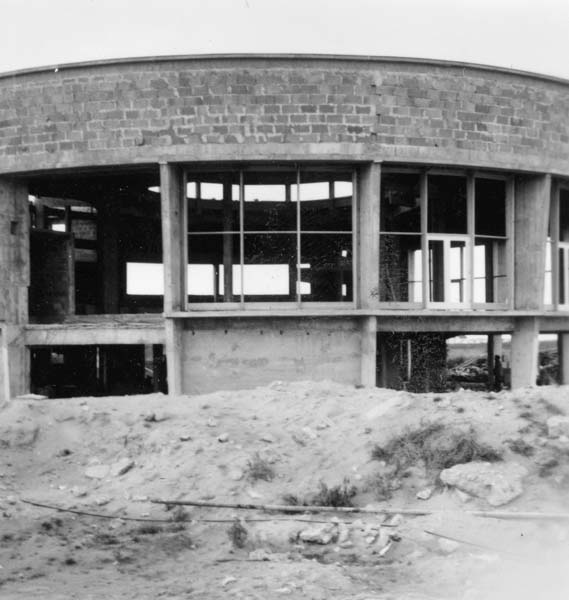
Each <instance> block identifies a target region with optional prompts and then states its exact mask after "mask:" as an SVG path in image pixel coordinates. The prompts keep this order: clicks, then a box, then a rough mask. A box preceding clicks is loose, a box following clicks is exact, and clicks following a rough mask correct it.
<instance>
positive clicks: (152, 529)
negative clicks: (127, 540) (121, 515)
mask: <svg viewBox="0 0 569 600" xmlns="http://www.w3.org/2000/svg"><path fill="white" fill-rule="evenodd" d="M161 531H162V528H161V527H158V525H140V527H137V528H136V529H135V530H134V533H135V534H139V535H156V534H157V533H160V532H161Z"/></svg>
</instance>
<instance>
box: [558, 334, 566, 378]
mask: <svg viewBox="0 0 569 600" xmlns="http://www.w3.org/2000/svg"><path fill="white" fill-rule="evenodd" d="M557 349H558V355H559V383H560V384H561V385H569V333H560V334H559V335H558V337H557Z"/></svg>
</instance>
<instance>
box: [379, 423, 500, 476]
mask: <svg viewBox="0 0 569 600" xmlns="http://www.w3.org/2000/svg"><path fill="white" fill-rule="evenodd" d="M371 457H372V459H374V460H380V461H384V462H385V463H387V464H389V465H392V466H394V474H395V475H400V474H401V473H403V472H404V471H405V470H406V469H407V468H408V467H410V466H413V465H416V464H418V463H421V462H423V464H424V465H425V467H426V469H427V470H429V471H441V470H443V469H448V468H450V467H453V466H454V465H460V464H464V463H469V462H473V461H486V462H496V461H499V460H502V456H501V454H500V452H498V451H497V450H495V449H494V448H492V447H491V446H488V445H487V444H482V443H480V442H479V441H478V440H477V436H476V434H475V432H474V430H473V429H470V430H468V431H466V432H464V431H461V430H457V429H454V430H453V429H449V428H448V427H447V426H445V425H444V424H442V423H428V424H424V425H422V426H420V427H418V428H417V429H411V430H408V431H406V432H404V433H402V434H401V435H399V436H397V437H395V438H393V439H392V440H390V441H389V442H388V443H387V444H385V445H384V446H379V445H375V446H374V448H373V449H372V452H371Z"/></svg>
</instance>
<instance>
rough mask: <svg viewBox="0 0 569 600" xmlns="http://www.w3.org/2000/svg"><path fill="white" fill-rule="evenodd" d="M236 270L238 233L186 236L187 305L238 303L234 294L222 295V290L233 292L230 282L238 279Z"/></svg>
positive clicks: (232, 284) (237, 267) (232, 282)
mask: <svg viewBox="0 0 569 600" xmlns="http://www.w3.org/2000/svg"><path fill="white" fill-rule="evenodd" d="M224 265H225V266H226V267H227V270H224V268H223V267H224ZM229 267H231V268H229ZM240 269H241V265H240V250H239V235H238V234H234V233H231V234H211V235H190V236H188V295H189V296H190V301H191V302H237V301H239V296H235V292H234V293H233V294H231V293H229V292H228V293H227V294H226V293H225V290H226V289H227V290H234V289H235V284H234V280H235V278H239V273H240ZM225 273H227V275H226V274H225Z"/></svg>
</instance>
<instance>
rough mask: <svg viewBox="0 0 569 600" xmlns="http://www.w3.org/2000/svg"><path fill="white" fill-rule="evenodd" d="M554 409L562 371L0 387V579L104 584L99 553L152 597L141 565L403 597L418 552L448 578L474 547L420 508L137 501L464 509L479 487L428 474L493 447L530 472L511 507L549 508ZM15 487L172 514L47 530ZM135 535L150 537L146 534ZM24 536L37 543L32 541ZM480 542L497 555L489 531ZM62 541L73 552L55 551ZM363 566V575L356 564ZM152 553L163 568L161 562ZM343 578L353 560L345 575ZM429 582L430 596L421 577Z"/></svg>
mask: <svg viewBox="0 0 569 600" xmlns="http://www.w3.org/2000/svg"><path fill="white" fill-rule="evenodd" d="M568 412H569V393H568V390H567V388H539V389H533V390H523V391H521V392H518V393H508V392H501V393H499V394H493V393H492V394H487V393H475V392H469V391H459V392H455V393H450V394H410V393H406V392H394V391H391V390H382V389H373V390H367V389H354V388H353V387H348V386H341V385H338V384H334V383H330V382H321V383H287V384H285V383H280V382H275V383H274V384H272V385H270V386H267V387H263V388H257V389H253V390H246V391H239V392H231V393H230V392H220V393H216V394H209V395H204V396H194V397H187V396H182V397H179V398H172V399H170V398H166V397H164V396H162V395H159V394H158V395H149V396H136V397H116V398H79V399H66V400H49V401H29V400H22V401H14V402H13V403H12V404H11V405H9V406H8V407H6V408H5V409H4V410H3V411H2V412H1V413H0V423H1V425H0V436H1V437H0V440H1V441H0V443H1V444H2V460H3V464H2V466H1V467H0V515H2V525H3V530H4V531H5V532H6V533H5V534H4V535H9V536H12V537H11V538H10V539H8V540H6V545H5V549H4V550H0V565H2V566H3V567H4V568H3V569H2V570H1V571H0V585H1V588H0V589H2V592H4V591H9V592H10V593H11V592H12V591H14V594H15V593H16V592H17V590H19V589H21V584H22V582H27V584H28V587H27V588H26V589H27V592H26V593H27V594H28V595H27V596H26V597H30V598H33V597H40V596H41V593H43V594H44V596H43V597H45V593H46V592H45V589H44V591H43V592H41V593H40V592H38V591H37V590H36V591H34V589H35V588H34V587H33V585H35V583H34V584H33V585H32V584H31V583H30V582H36V580H37V582H38V583H37V586H36V587H37V588H38V589H41V587H42V584H41V582H42V581H47V582H49V586H48V587H50V588H51V587H53V586H55V588H56V589H58V590H59V593H60V594H63V595H65V589H66V588H65V585H64V584H63V583H62V581H63V579H65V577H67V579H66V580H69V581H72V580H75V581H79V582H81V583H82V584H85V583H86V582H87V583H88V584H89V585H93V586H95V587H94V589H99V590H100V591H101V593H102V590H103V587H104V586H103V583H102V581H103V580H104V579H105V578H104V577H103V579H102V580H101V581H99V580H98V579H97V578H91V577H90V575H87V574H86V573H87V572H89V573H91V572H92V570H93V569H95V570H97V569H99V570H100V569H102V570H103V572H104V573H105V577H108V578H110V579H109V581H110V582H111V583H109V584H108V585H110V586H112V589H116V590H119V592H117V597H125V598H126V597H141V598H144V597H149V598H150V597H156V594H157V593H158V591H157V588H156V586H155V585H154V584H148V581H147V579H146V577H147V576H150V575H149V574H153V575H152V576H155V577H158V580H163V579H164V578H166V580H167V581H168V586H169V587H168V590H169V593H170V594H171V595H175V594H178V595H183V594H184V593H185V592H184V591H183V590H184V589H186V591H187V590H188V589H189V588H191V589H192V590H193V591H192V594H199V593H202V594H206V595H202V596H197V595H196V596H195V597H212V598H213V597H218V596H216V595H215V594H218V595H219V597H224V596H225V595H226V594H227V593H229V592H230V591H231V593H234V594H235V595H236V597H239V594H241V596H242V597H254V593H257V592H254V590H255V589H256V588H255V585H259V586H260V587H259V589H260V590H261V592H258V595H260V597H263V598H270V597H273V596H274V597H281V596H282V595H283V594H285V595H292V596H295V597H299V598H300V597H306V594H308V593H309V592H310V594H312V597H314V598H317V597H322V598H333V597H345V595H346V594H348V593H351V594H352V595H351V596H350V597H354V598H355V597H357V594H358V593H361V594H362V596H361V597H371V596H370V595H369V594H370V592H371V591H373V590H376V588H377V586H378V585H379V586H380V587H383V586H385V585H386V583H385V582H386V581H390V580H393V581H392V586H391V587H392V588H393V589H397V590H398V591H399V592H401V593H400V594H399V595H398V596H397V597H401V598H404V597H405V595H404V594H406V593H409V594H411V593H415V592H417V591H418V590H419V589H423V590H424V589H430V588H429V586H430V585H431V583H430V581H429V577H428V576H427V575H426V573H427V572H428V570H429V569H433V568H435V569H436V570H437V572H438V571H439V570H441V569H442V571H441V572H442V575H441V577H442V581H446V582H447V583H448V585H449V589H451V588H452V585H454V584H456V579H457V575H456V573H457V571H456V570H457V569H459V570H460V566H461V565H463V566H465V565H466V563H468V567H469V568H471V567H472V566H473V565H472V564H470V562H471V558H469V555H468V554H467V553H465V552H462V551H460V550H459V551H458V552H455V549H454V548H452V544H450V542H451V541H452V540H447V547H444V546H445V542H441V543H440V544H439V538H435V537H434V536H433V535H432V534H426V533H425V532H424V529H425V528H426V525H425V526H424V527H423V526H421V525H420V521H416V523H417V524H418V525H417V526H418V528H419V531H418V533H417V535H413V534H411V533H410V531H411V530H412V529H413V528H414V527H415V528H417V527H416V526H415V525H414V520H413V519H411V517H410V516H404V517H403V518H402V519H401V518H397V519H395V520H394V521H391V520H385V518H384V517H382V516H381V515H373V514H364V515H361V516H359V515H345V514H339V515H338V518H337V519H336V520H335V521H334V520H332V519H331V515H327V514H324V515H321V516H314V515H313V516H307V515H296V516H293V515H289V516H287V515H282V514H280V515H276V514H269V515H267V514H264V513H244V512H240V511H231V510H215V511H214V510H210V511H208V510H206V509H200V508H191V507H188V508H187V509H186V510H185V511H183V512H180V511H178V512H174V511H172V510H169V511H165V510H164V508H163V507H161V506H159V505H154V504H150V503H149V502H148V501H147V500H148V499H149V498H153V497H158V498H163V499H182V498H191V499H197V500H203V501H214V502H228V503H266V504H267V503H268V504H275V503H276V504H282V503H285V502H290V503H291V504H293V503H296V504H303V503H309V504H313V503H317V504H327V505H331V506H346V505H353V506H354V507H364V506H368V507H371V508H374V507H375V508H382V507H385V506H389V507H391V508H396V509H401V510H402V509H406V510H409V509H411V510H428V511H432V510H434V511H438V510H441V509H444V510H445V511H451V512H452V513H453V514H454V513H457V512H458V513H460V514H464V511H465V510H469V511H470V510H476V509H483V510H485V509H489V508H490V507H489V505H488V504H487V502H486V500H485V499H484V498H478V497H476V496H474V495H472V494H465V493H464V492H461V491H460V490H457V489H456V488H454V487H445V486H443V485H442V484H441V483H440V481H439V479H438V476H439V474H440V472H441V470H442V469H444V468H448V467H449V466H453V465H454V464H464V463H469V462H472V461H475V462H477V461H478V462H479V461H488V460H496V459H501V461H502V463H503V464H505V465H509V464H513V465H520V467H521V468H523V469H524V472H527V476H526V477H525V479H524V481H523V490H522V493H521V495H520V496H519V497H518V498H516V499H515V500H513V501H512V502H511V503H510V504H509V505H508V507H507V508H508V509H511V510H518V511H519V510H528V511H529V510H532V511H535V510H539V511H545V510H548V511H562V510H564V507H565V504H566V502H565V498H566V494H567V491H568V490H569V461H568V458H569V440H568V439H567V438H565V436H563V435H556V437H549V435H548V428H547V421H548V419H549V418H550V417H551V416H553V415H560V414H561V415H563V414H567V413H568ZM21 497H23V498H30V499H33V500H37V501H40V502H43V503H47V504H54V505H58V506H65V507H68V508H74V509H76V510H84V511H88V512H104V513H105V514H107V515H112V516H122V517H127V516H128V517H131V518H142V519H149V518H150V519H159V520H166V521H167V520H171V521H173V523H171V524H170V525H168V523H166V524H158V525H155V526H154V527H159V528H160V529H159V530H158V531H157V532H156V533H155V534H153V533H151V532H150V530H149V529H146V530H144V531H146V533H145V532H144V531H142V530H138V533H136V532H135V530H134V529H133V528H132V527H131V526H130V525H129V522H128V521H104V522H102V521H100V520H91V521H89V520H88V519H87V520H85V519H84V518H80V517H77V516H72V515H68V514H62V515H61V520H62V523H63V529H62V528H61V527H58V526H53V525H52V527H51V529H49V528H48V529H46V528H43V527H42V526H41V523H42V522H44V521H45V522H49V519H50V518H52V517H53V513H49V512H48V511H45V510H42V509H40V508H38V507H32V506H29V505H25V504H22V503H20V502H19V501H18V499H19V498H21ZM386 502H388V504H386ZM403 512H404V511H403ZM235 517H237V518H238V519H239V521H238V522H239V523H240V524H241V526H242V527H243V528H244V530H245V531H246V535H245V541H244V543H243V548H238V547H235V545H234V544H233V542H232V538H231V536H230V535H229V534H228V531H229V529H230V528H231V527H232V526H235V522H236V521H235ZM58 518H59V517H58ZM38 519H39V520H38ZM188 519H189V520H190V521H188ZM210 521H214V522H210ZM218 521H220V522H218ZM306 521H308V522H306ZM133 527H134V526H133ZM143 527H150V528H151V527H152V526H151V525H146V524H143ZM168 527H173V528H175V527H179V528H180V529H179V530H177V531H174V530H170V529H168ZM511 527H514V530H515V527H516V526H514V525H511ZM518 527H519V526H518ZM459 529H460V530H459V533H460V535H461V536H463V537H465V538H467V539H471V538H472V539H474V538H476V540H477V541H476V542H475V545H474V546H471V547H472V548H474V547H476V544H478V542H479V541H480V540H479V538H478V537H476V536H472V535H470V534H472V533H473V530H472V529H471V525H470V524H469V523H465V524H464V527H462V528H459ZM457 531H458V530H457ZM515 531H517V530H515ZM561 531H562V530H561V529H559V528H558V529H557V530H556V531H555V532H554V533H551V531H550V530H549V529H548V530H547V532H546V531H545V529H543V528H541V529H540V528H533V529H532V530H531V535H532V536H534V537H535V539H536V540H539V543H541V542H542V541H543V540H542V537H543V534H545V533H546V534H547V535H550V536H551V535H552V536H553V537H554V538H555V539H556V540H557V537H558V536H559V535H561V534H560V532H561ZM66 532H67V533H66ZM435 533H436V532H435ZM439 533H440V532H439ZM446 533H447V534H448V531H447V532H446ZM513 535H514V537H515V534H513ZM105 536H107V537H105ZM109 536H110V537H109ZM133 536H134V537H137V539H139V540H141V541H135V540H133ZM447 537H449V538H453V537H458V536H453V535H448V536H447ZM150 538H152V539H154V540H161V541H160V544H158V541H156V542H155V543H156V545H155V546H153V543H151V542H147V539H150ZM426 538H429V541H428V542H427V540H426ZM440 539H441V540H442V539H445V538H440ZM568 539H569V538H568ZM57 540H59V541H57ZM109 540H111V541H112V540H117V543H111V542H110V541H109ZM188 540H189V541H188ZM491 541H492V540H489V542H491ZM539 543H537V542H536V544H537V545H538V546H539ZM556 543H557V542H556ZM145 544H146V546H145ZM449 544H450V547H448V546H449ZM479 545H482V546H484V544H479ZM487 545H488V547H490V548H492V544H491V543H488V544H487ZM76 546H77V547H76ZM192 546H193V547H192ZM154 547H155V548H156V556H155V562H151V561H150V562H149V560H150V558H149V557H147V556H146V555H145V558H143V556H142V554H143V553H144V552H147V553H148V552H150V553H151V554H152V552H153V551H152V550H150V548H154ZM462 547H463V546H461V548H462ZM464 547H467V546H464ZM30 548H35V550H34V551H33V552H31V553H30ZM58 548H59V549H58ZM117 548H118V553H117V552H115V554H113V552H114V551H115V550H117ZM144 548H147V550H144ZM62 549H63V550H64V551H63V550H62ZM433 549H434V550H433ZM449 551H450V554H449ZM493 552H498V555H499V556H501V555H500V552H501V550H500V548H498V549H494V550H493ZM189 553H190V554H189ZM255 553H256V554H255ZM198 555H199V556H198ZM250 555H251V556H250ZM10 556H12V557H16V558H10ZM53 556H57V560H56V561H55V562H54V563H53V564H52V563H50V562H49V559H50V557H53ZM190 556H191V560H192V561H193V563H195V565H196V568H197V565H199V566H200V569H201V571H200V573H199V574H196V573H194V576H192V577H193V579H192V585H190V586H189V587H187V588H184V585H183V584H182V583H181V582H182V572H181V571H180V568H179V561H186V560H190ZM449 556H450V557H451V558H449ZM68 558H69V559H72V560H75V561H76V563H77V564H76V565H73V564H66V563H65V561H66V560H67V559H68ZM313 559H316V560H317V561H318V565H319V566H318V567H315V566H314V564H313ZM443 560H445V561H446V562H444V563H443V562H441V561H443ZM477 560H478V559H477ZM105 561H107V562H105ZM216 561H220V562H216ZM234 561H237V562H238V563H240V565H239V568H237V565H233V562H234ZM242 561H252V562H254V565H253V566H255V568H257V567H258V568H259V570H260V571H261V572H262V573H263V575H262V576H260V577H261V583H260V582H259V581H258V580H256V579H255V577H254V576H253V574H252V573H253V571H252V567H247V566H246V565H244V564H241V563H242ZM475 562H476V561H475ZM309 563H312V565H313V566H312V569H309V568H308V566H309ZM53 565H57V566H58V567H57V569H55V567H54V566H53ZM81 565H83V567H82V568H80V566H81ZM260 565H262V567H261V566H260ZM404 565H406V567H405V568H404ZM234 566H236V568H235V569H234V568H233V567H234ZM450 566H452V567H453V568H452V569H451V568H450ZM28 567H29V569H30V570H28V571H27V570H26V569H27V568H28ZM52 567H53V568H52ZM305 567H306V568H305ZM368 567H369V568H371V567H373V568H374V569H375V571H373V574H371V573H368V572H367V571H365V570H366V569H367V568H368ZM54 569H55V570H54ZM160 569H163V570H164V569H165V570H166V573H165V574H162V575H160V574H159V572H160ZM345 569H348V571H345ZM362 569H364V571H365V573H364V571H362ZM453 569H454V570H453ZM182 571H183V570H182ZM192 572H193V571H192ZM81 573H83V575H81ZM121 573H128V577H129V578H130V579H129V581H130V582H131V583H130V587H129V586H124V585H123V584H122V583H121V581H120V577H119V575H120V574H121ZM277 573H279V575H277ZM356 573H359V575H356ZM281 574H282V575H281ZM20 575H21V576H20ZM32 575H33V577H32ZM71 575H72V577H71V579H69V577H70V576H71ZM380 575H381V576H382V577H384V579H383V580H382V581H381V582H380V581H379V579H380V577H379V576H380ZM161 577H162V579H161ZM354 577H359V579H358V584H357V585H356V586H355V587H354V582H353V578H354ZM412 577H415V578H416V579H415V580H413V583H410V581H411V578H412ZM227 578H230V580H227ZM231 578H234V580H233V579H231ZM385 578H387V579H385ZM226 580H227V581H226ZM224 581H225V583H224ZM255 581H257V584H255ZM143 582H146V583H143ZM105 585H107V584H105ZM147 585H149V587H148V589H147V588H146V587H145V586H147ZM101 586H103V587H101ZM153 586H154V587H153ZM350 586H351V587H350ZM421 586H423V587H422V588H421ZM425 586H426V587H425ZM44 587H45V586H44ZM24 588H25V586H24ZM215 590H216V591H215ZM278 590H281V591H278ZM283 590H285V591H283ZM286 590H288V592H287V591H286ZM319 590H322V593H321V592H320V591H319ZM413 590H415V591H413ZM238 591H239V594H238V593H237V592H238ZM210 592H211V593H210ZM188 593H189V592H188ZM208 593H210V595H207V594H208ZM129 594H131V595H129ZM133 594H134V595H133ZM136 594H138V596H137V595H136ZM145 594H148V595H145ZM153 594H154V595H153ZM342 594H343V595H342ZM365 594H368V595H367V596H365ZM190 596H191V594H190ZM3 597H4V596H3ZM6 597H9V596H6ZM14 597H17V596H14ZM69 597H72V596H69ZM374 597H375V596H374ZM377 597H378V598H379V596H377ZM432 597H445V596H444V594H442V593H440V595H439V596H437V594H436V593H434V592H433V596H432ZM449 597H453V595H452V593H450V592H449ZM454 597H456V596H454Z"/></svg>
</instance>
